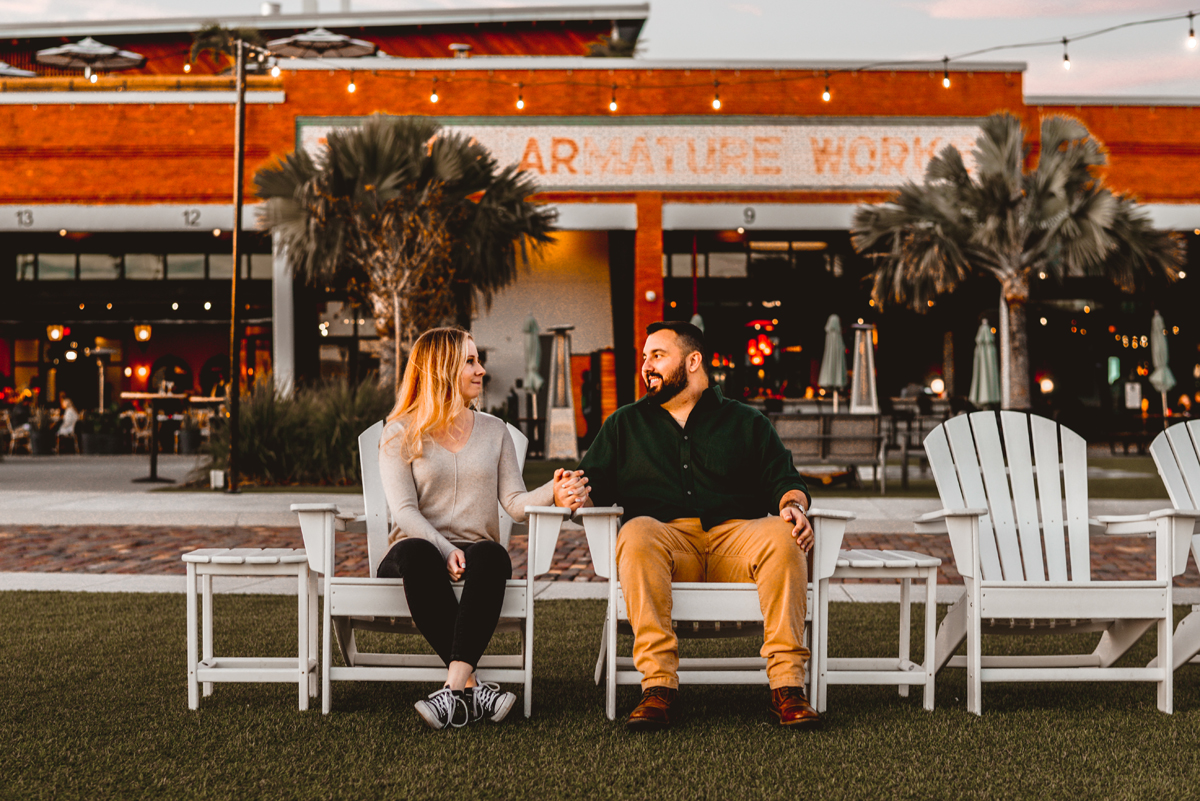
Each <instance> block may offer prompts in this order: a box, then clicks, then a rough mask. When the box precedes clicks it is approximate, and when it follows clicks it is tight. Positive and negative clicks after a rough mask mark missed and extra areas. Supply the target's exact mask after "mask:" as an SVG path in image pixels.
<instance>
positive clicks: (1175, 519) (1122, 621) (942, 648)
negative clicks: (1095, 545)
mask: <svg viewBox="0 0 1200 801" xmlns="http://www.w3.org/2000/svg"><path fill="white" fill-rule="evenodd" d="M997 421H999V424H997ZM1001 437H1003V441H1002V440H1001ZM1031 443H1032V444H1031ZM925 450H926V452H927V453H928V455H929V465H930V468H931V469H932V471H933V475H934V479H935V480H936V482H937V487H938V493H939V495H940V496H941V500H942V505H943V506H944V507H945V508H943V509H942V510H941V511H938V512H933V513H931V514H928V515H924V516H923V517H921V518H919V519H918V521H917V528H918V531H920V530H922V529H926V530H928V528H929V527H930V526H931V525H937V524H944V525H945V527H946V529H947V530H948V531H949V534H950V542H951V546H952V547H953V550H954V561H955V564H956V566H957V567H958V572H959V573H960V574H962V576H963V580H964V582H965V584H966V592H965V593H964V595H963V597H962V598H961V599H960V600H959V601H958V602H957V603H956V604H954V606H952V607H951V609H950V611H949V612H948V613H947V615H946V617H945V618H944V619H943V620H942V624H941V627H940V628H939V630H938V635H937V643H936V651H935V660H936V664H935V667H936V668H937V669H940V668H941V667H943V666H946V665H949V666H951V667H963V666H965V667H966V668H967V709H968V710H969V711H971V712H973V713H975V714H981V713H982V709H983V702H982V697H981V696H982V693H981V690H982V682H985V681H1152V682H1155V683H1157V684H1158V708H1159V709H1160V710H1161V711H1163V712H1166V713H1170V712H1171V710H1172V695H1171V693H1172V682H1171V680H1172V674H1171V671H1170V670H1164V669H1161V668H1158V667H1140V668H1139V667H1120V668H1118V667H1113V663H1114V662H1116V661H1117V659H1119V658H1120V657H1121V655H1122V654H1124V653H1125V652H1126V651H1127V650H1128V649H1129V648H1130V647H1131V646H1132V645H1133V644H1134V643H1135V642H1136V641H1137V640H1138V639H1139V638H1140V637H1141V636H1142V635H1143V634H1144V633H1145V632H1146V631H1147V630H1148V629H1149V628H1150V626H1152V625H1154V624H1156V623H1157V624H1158V654H1159V660H1160V663H1161V664H1169V663H1171V662H1172V647H1171V637H1170V636H1169V635H1170V632H1171V584H1172V578H1173V576H1175V575H1178V573H1180V572H1181V571H1182V570H1183V567H1184V565H1185V564H1186V558H1187V547H1188V541H1189V538H1190V536H1191V531H1192V525H1193V521H1194V515H1187V514H1184V513H1181V512H1176V511H1174V510H1163V511H1161V512H1155V513H1152V514H1151V515H1138V516H1133V517H1109V518H1100V519H1099V520H1089V519H1088V516H1087V444H1086V443H1085V442H1084V440H1083V438H1082V437H1080V436H1079V435H1078V434H1076V433H1075V432H1073V431H1071V430H1070V429H1068V428H1065V427H1062V426H1059V425H1058V424H1057V423H1055V422H1054V421H1052V420H1048V419H1046V418H1043V417H1037V416H1034V415H1027V414H1024V413H1021V412H1000V413H999V415H998V417H997V414H996V413H994V412H977V413H975V414H971V415H960V416H958V417H954V418H951V419H950V420H947V421H946V422H945V423H943V424H942V425H940V426H938V427H937V428H935V429H934V430H933V431H932V432H931V433H930V434H929V436H928V437H926V439H925ZM1060 474H1061V478H1060ZM1092 528H1094V529H1097V530H1107V532H1108V533H1113V534H1133V533H1141V534H1154V535H1155V536H1156V537H1157V551H1156V559H1155V579H1154V580H1153V581H1094V580H1092V578H1091V566H1090V542H1089V529H1092ZM1095 631H1100V632H1103V636H1102V638H1101V640H1100V643H1099V645H1097V647H1096V649H1095V651H1093V652H1092V653H1090V654H1068V655H1054V656H1035V655H1023V656H982V654H981V649H980V641H981V638H982V636H983V635H984V634H1022V635H1025V634H1031V633H1048V634H1064V633H1075V632H1095ZM964 639H965V640H966V642H967V654H966V656H965V657H961V656H959V657H952V656H951V655H952V654H953V653H954V651H955V650H956V649H957V648H958V646H959V645H960V644H961V643H962V641H963V640H964Z"/></svg>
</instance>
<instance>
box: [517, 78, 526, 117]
mask: <svg viewBox="0 0 1200 801" xmlns="http://www.w3.org/2000/svg"><path fill="white" fill-rule="evenodd" d="M524 90H525V84H523V83H519V84H517V111H524V110H525V92H524Z"/></svg>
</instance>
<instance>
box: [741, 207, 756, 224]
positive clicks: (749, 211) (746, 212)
mask: <svg viewBox="0 0 1200 801" xmlns="http://www.w3.org/2000/svg"><path fill="white" fill-rule="evenodd" d="M757 216H758V215H757V214H755V213H754V207H753V206H747V207H746V208H744V209H742V221H743V222H744V223H746V225H753V224H754V219H755V218H756V217H757Z"/></svg>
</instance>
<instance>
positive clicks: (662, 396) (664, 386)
mask: <svg viewBox="0 0 1200 801" xmlns="http://www.w3.org/2000/svg"><path fill="white" fill-rule="evenodd" d="M650 376H658V377H659V378H660V379H662V380H661V382H660V383H659V385H658V389H654V387H653V386H651V384H650V382H649V381H647V382H646V394H647V395H649V396H650V397H652V398H654V400H655V402H657V403H658V404H659V405H662V404H664V403H667V402H668V401H670V400H671V399H672V398H674V397H675V396H676V395H678V394H679V393H680V392H683V391H684V390H685V389H687V385H688V378H687V370H685V369H684V367H683V365H682V364H681V365H679V368H678V369H677V370H675V372H673V373H671V374H670V375H667V376H664V375H659V374H658V373H650V374H649V375H647V376H645V377H646V378H647V379H648V378H650Z"/></svg>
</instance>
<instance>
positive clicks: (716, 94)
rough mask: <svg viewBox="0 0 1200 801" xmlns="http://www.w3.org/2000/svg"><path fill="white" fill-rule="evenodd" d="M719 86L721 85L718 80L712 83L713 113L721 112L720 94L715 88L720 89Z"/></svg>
mask: <svg viewBox="0 0 1200 801" xmlns="http://www.w3.org/2000/svg"><path fill="white" fill-rule="evenodd" d="M720 85H721V82H720V81H718V80H714V81H713V102H712V107H713V111H720V110H721V93H720V92H718V91H717V88H718V87H720Z"/></svg>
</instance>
